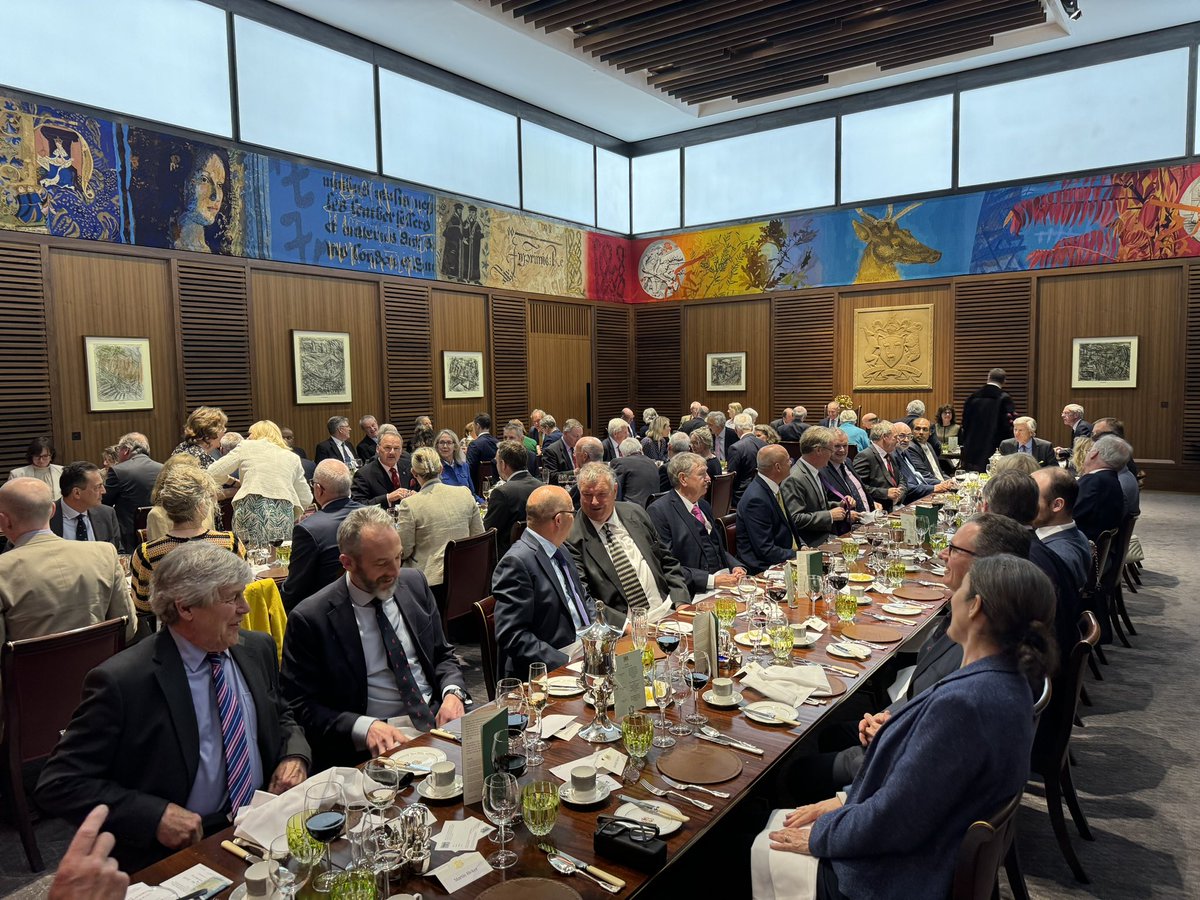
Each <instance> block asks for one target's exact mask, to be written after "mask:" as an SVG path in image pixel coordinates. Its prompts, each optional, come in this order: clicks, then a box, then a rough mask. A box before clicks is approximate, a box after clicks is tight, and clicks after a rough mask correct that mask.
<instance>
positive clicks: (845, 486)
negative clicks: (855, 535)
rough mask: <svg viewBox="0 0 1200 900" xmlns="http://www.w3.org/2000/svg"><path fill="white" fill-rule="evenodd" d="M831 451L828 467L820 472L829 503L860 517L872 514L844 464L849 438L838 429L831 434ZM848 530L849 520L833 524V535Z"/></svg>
mask: <svg viewBox="0 0 1200 900" xmlns="http://www.w3.org/2000/svg"><path fill="white" fill-rule="evenodd" d="M831 449H832V451H833V452H832V453H831V455H830V457H829V465H827V466H826V467H825V468H823V469H822V470H821V483H822V484H823V485H825V493H826V495H827V496H828V498H829V502H831V503H840V504H842V505H844V506H845V507H846V508H847V509H849V510H851V511H854V512H857V513H859V515H860V516H861V515H862V514H863V513H871V512H874V511H875V507H874V505H873V504H872V503H871V501H870V500H869V499H868V498H867V491H866V488H864V487H863V484H862V482H861V481H859V480H858V477H857V476H856V475H855V474H854V470H853V469H851V468H850V466H849V465H848V464H847V462H846V457H847V456H848V455H849V453H850V437H849V435H847V434H846V432H844V431H842V429H840V428H838V429H836V430H835V431H834V432H833V444H832V445H831ZM850 528H851V520H850V519H842V521H840V522H834V523H833V533H834V534H845V533H846V532H847V531H849V530H850Z"/></svg>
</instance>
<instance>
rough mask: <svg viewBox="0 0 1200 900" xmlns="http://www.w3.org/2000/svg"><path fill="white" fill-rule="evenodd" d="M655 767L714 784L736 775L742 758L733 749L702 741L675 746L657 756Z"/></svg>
mask: <svg viewBox="0 0 1200 900" xmlns="http://www.w3.org/2000/svg"><path fill="white" fill-rule="evenodd" d="M657 765H658V771H660V772H662V773H663V774H664V775H666V776H667V777H668V778H674V779H675V780H676V781H683V782H686V783H688V784H717V783H719V782H722V781H728V780H729V779H731V778H737V777H738V775H740V774H741V772H742V760H741V757H739V756H738V755H737V754H736V753H734V752H733V751H732V750H726V749H725V748H724V747H716V746H713V745H712V744H706V743H701V744H699V745H696V746H689V745H685V746H683V747H677V748H675V749H674V750H672V751H671V752H669V753H665V754H663V755H662V756H660V757H659V758H658V763H657Z"/></svg>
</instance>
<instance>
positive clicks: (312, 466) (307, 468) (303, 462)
mask: <svg viewBox="0 0 1200 900" xmlns="http://www.w3.org/2000/svg"><path fill="white" fill-rule="evenodd" d="M279 433H280V434H282V435H283V441H284V443H285V444H287V445H288V446H289V447H290V448H291V449H292V452H293V453H295V454H296V455H297V456H298V457H300V468H302V469H303V470H304V478H305V480H306V481H312V480H313V475H314V473H315V472H316V471H317V464H316V463H315V462H314V461H313V460H311V459H309V458H308V454H307V453H305V452H304V448H303V447H297V446H296V433H295V432H294V431H292V429H290V428H281V429H279ZM224 452H225V451H224V450H223V451H222V455H224Z"/></svg>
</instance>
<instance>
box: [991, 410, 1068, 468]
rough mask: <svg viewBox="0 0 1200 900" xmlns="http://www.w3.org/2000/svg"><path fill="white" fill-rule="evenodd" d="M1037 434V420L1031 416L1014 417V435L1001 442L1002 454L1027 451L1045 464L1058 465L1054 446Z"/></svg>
mask: <svg viewBox="0 0 1200 900" xmlns="http://www.w3.org/2000/svg"><path fill="white" fill-rule="evenodd" d="M1036 434H1037V421H1036V420H1035V419H1033V417H1031V416H1017V418H1015V419H1013V436H1012V437H1010V438H1007V439H1006V440H1003V441H1001V442H1000V455H1001V456H1008V455H1009V454H1011V453H1027V454H1029V455H1030V456H1032V457H1033V458H1034V459H1036V460H1037V461H1038V462H1039V463H1041V464H1042V465H1043V466H1054V465H1058V460H1057V459H1056V458H1055V456H1054V447H1052V446H1051V444H1050V442H1049V441H1043V440H1042V439H1041V438H1040V437H1035V436H1034V435H1036Z"/></svg>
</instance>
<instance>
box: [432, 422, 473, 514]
mask: <svg viewBox="0 0 1200 900" xmlns="http://www.w3.org/2000/svg"><path fill="white" fill-rule="evenodd" d="M433 449H434V450H436V451H437V453H438V456H439V457H440V458H441V460H442V483H443V484H449V485H452V486H454V487H465V488H466V489H467V490H469V491H470V492H471V496H472V497H474V498H475V502H476V503H483V498H482V497H480V496H479V495H478V494H476V493H475V486H474V485H473V484H471V470H470V469H469V468H468V467H467V456H466V454H465V453H464V452H463V449H462V446H461V445H460V444H459V442H458V435H457V434H455V433H454V432H453V431H451V430H450V429H449V428H443V429H442V430H441V431H439V432H438V435H437V437H436V438H434V441H433Z"/></svg>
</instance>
